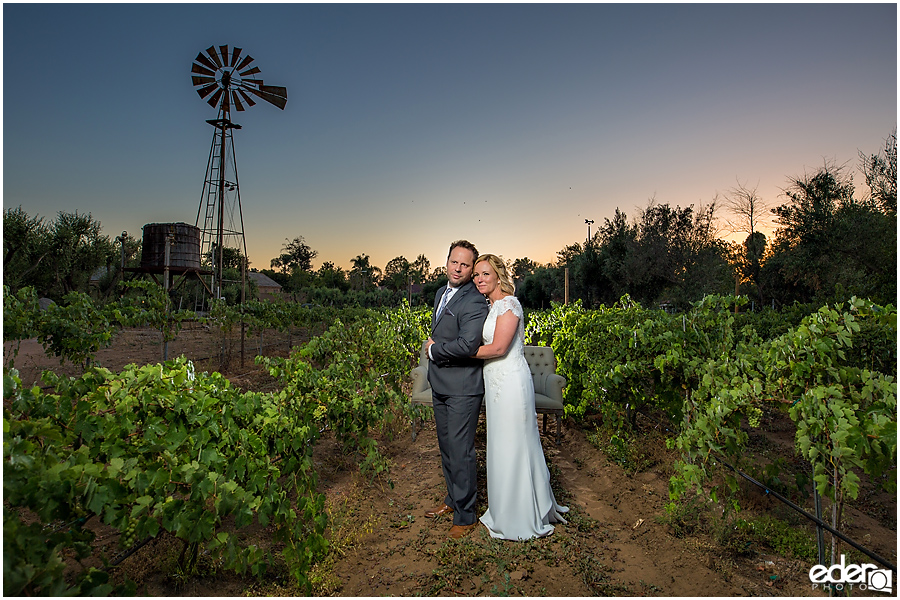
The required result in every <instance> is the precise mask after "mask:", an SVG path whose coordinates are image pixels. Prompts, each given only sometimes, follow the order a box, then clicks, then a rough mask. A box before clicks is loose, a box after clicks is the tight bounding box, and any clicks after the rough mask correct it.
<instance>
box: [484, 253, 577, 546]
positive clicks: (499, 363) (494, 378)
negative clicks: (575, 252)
mask: <svg viewBox="0 0 900 600" xmlns="http://www.w3.org/2000/svg"><path fill="white" fill-rule="evenodd" d="M473 279H474V281H475V285H476V286H477V287H478V291H479V292H481V293H482V294H484V295H485V296H486V297H487V299H488V300H489V301H490V303H491V310H490V312H489V313H488V316H487V320H485V322H484V330H483V333H482V342H483V344H484V345H482V346H481V347H480V348H479V349H478V352H477V354H475V357H476V358H483V359H485V362H484V403H485V411H486V413H487V492H488V493H487V495H488V510H487V511H486V512H485V513H484V515H482V517H481V522H482V523H483V524H484V525H485V526H486V527H487V528H488V531H489V532H490V534H491V537H495V538H502V539H507V540H525V539H530V538H533V537H541V536H545V535H549V534H551V533H553V529H554V528H553V525H551V524H550V523H560V522H561V523H565V522H566V521H565V519H563V517H562V515H561V513H565V512H568V510H569V509H568V508H566V507H565V506H560V505H558V504H557V503H556V498H555V497H554V496H553V490H552V489H550V471H549V470H548V469H547V463H546V461H545V460H544V451H543V448H541V439H540V433H539V431H538V424H537V413H536V412H535V408H534V382H533V380H532V377H531V371H530V370H529V368H528V362H527V361H526V360H525V354H524V350H523V349H524V344H525V326H524V323H523V322H524V318H523V313H522V305H521V304H519V300H518V299H517V298H516V297H515V296H514V295H513V292H514V291H515V288H514V286H513V283H512V280H511V279H510V278H509V275H508V274H507V272H506V266H505V265H504V264H503V261H502V260H501V259H500V258H499V257H497V256H495V255H493V254H484V255H482V256H479V257H478V259H477V260H476V261H475V272H474V276H473Z"/></svg>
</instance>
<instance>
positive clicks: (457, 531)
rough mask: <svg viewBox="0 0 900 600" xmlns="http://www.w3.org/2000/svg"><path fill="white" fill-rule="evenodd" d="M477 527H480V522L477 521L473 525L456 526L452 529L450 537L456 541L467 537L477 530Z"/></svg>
mask: <svg viewBox="0 0 900 600" xmlns="http://www.w3.org/2000/svg"><path fill="white" fill-rule="evenodd" d="M476 525H478V521H475V522H474V523H472V524H471V525H454V526H453V527H451V528H450V537H451V538H453V539H454V540H458V539H459V538H461V537H463V536H464V535H467V534H468V533H469V532H470V531H472V530H473V529H475V526H476Z"/></svg>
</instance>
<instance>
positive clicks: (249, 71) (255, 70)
mask: <svg viewBox="0 0 900 600" xmlns="http://www.w3.org/2000/svg"><path fill="white" fill-rule="evenodd" d="M238 72H239V73H240V74H241V77H245V76H246V75H256V74H257V73H262V71H260V70H259V67H253V68H252V69H247V70H246V71H238Z"/></svg>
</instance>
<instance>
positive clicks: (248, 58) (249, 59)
mask: <svg viewBox="0 0 900 600" xmlns="http://www.w3.org/2000/svg"><path fill="white" fill-rule="evenodd" d="M252 62H253V57H252V56H250V55H249V54H248V55H247V56H245V57H244V60H242V61H241V64H239V65H238V66H236V67H235V68H234V69H235V70H236V71H238V72H240V70H241V69H243V68H244V67H246V66H247V65H249V64H250V63H252Z"/></svg>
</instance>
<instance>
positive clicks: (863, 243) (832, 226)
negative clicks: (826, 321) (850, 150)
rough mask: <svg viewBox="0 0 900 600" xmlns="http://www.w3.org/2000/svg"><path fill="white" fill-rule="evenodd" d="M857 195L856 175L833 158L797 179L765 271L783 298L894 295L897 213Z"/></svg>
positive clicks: (779, 211)
mask: <svg viewBox="0 0 900 600" xmlns="http://www.w3.org/2000/svg"><path fill="white" fill-rule="evenodd" d="M853 194H854V187H853V181H852V178H851V177H850V176H849V175H847V174H846V172H845V170H844V169H843V168H840V167H836V166H834V165H833V164H831V163H827V162H826V163H825V164H824V165H823V167H822V168H820V169H819V170H818V171H817V172H816V173H815V174H813V175H812V176H808V175H804V176H803V177H795V178H793V179H792V180H791V182H790V186H789V187H788V188H787V190H785V195H786V196H787V198H788V202H787V203H786V204H784V205H782V206H779V207H777V208H775V209H774V213H775V215H776V216H777V224H778V229H777V230H776V231H775V240H774V242H773V244H772V253H771V255H770V256H769V258H768V259H767V260H766V262H765V265H764V267H763V269H762V273H761V275H760V276H761V277H763V278H765V279H766V285H767V289H769V291H770V293H771V294H772V295H773V297H775V298H776V299H777V300H779V301H780V302H783V303H786V302H793V301H799V302H812V301H815V302H820V303H821V302H831V301H841V300H846V299H848V298H849V297H850V296H852V295H856V296H859V297H866V298H869V299H871V300H874V301H876V302H882V303H893V302H895V301H896V288H897V278H896V265H897V229H896V227H897V218H896V212H894V213H886V212H884V211H882V210H881V209H880V206H879V205H878V203H877V201H875V200H874V199H869V200H863V201H859V200H856V199H855V198H854V197H853Z"/></svg>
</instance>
